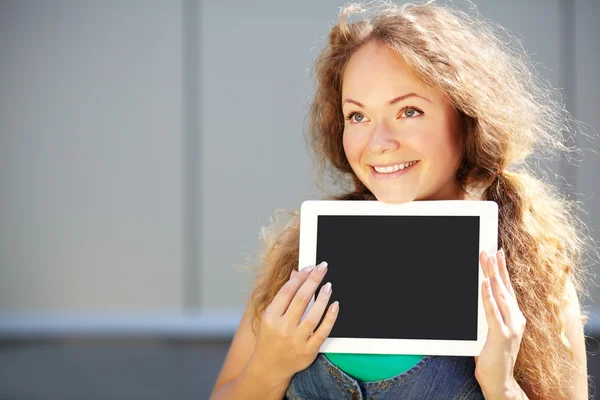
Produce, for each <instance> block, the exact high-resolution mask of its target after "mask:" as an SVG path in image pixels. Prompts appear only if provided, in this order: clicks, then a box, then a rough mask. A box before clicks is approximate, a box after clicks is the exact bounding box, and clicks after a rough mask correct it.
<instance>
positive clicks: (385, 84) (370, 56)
mask: <svg viewBox="0 0 600 400" xmlns="http://www.w3.org/2000/svg"><path fill="white" fill-rule="evenodd" d="M398 93H407V94H403V95H400V96H398V97H395V96H396V95H397V94H398ZM342 99H344V100H343V101H342V104H343V106H342V109H343V112H344V115H345V116H346V117H345V121H346V123H345V125H344V133H343V140H344V151H345V154H346V157H347V158H348V162H349V163H350V166H351V167H352V170H353V171H354V173H355V174H356V176H357V177H358V178H359V179H360V180H361V181H362V182H363V184H364V185H365V186H366V187H367V188H368V189H369V191H370V192H371V193H373V195H375V197H377V199H378V200H380V201H383V202H386V203H404V202H406V201H411V200H436V199H454V200H458V199H462V198H463V197H464V194H463V192H462V190H461V189H460V185H459V183H458V182H457V180H456V171H457V169H458V166H459V164H460V161H461V152H462V149H461V137H460V134H459V132H458V129H457V120H458V117H457V114H456V111H455V110H454V108H453V107H452V104H451V102H450V99H448V97H447V96H445V95H444V94H443V93H442V92H441V91H440V90H439V89H435V88H433V87H427V86H426V85H425V84H423V82H421V81H420V80H419V79H418V78H417V77H416V76H415V74H414V73H412V70H411V69H410V67H409V66H408V65H407V64H406V62H404V61H403V59H402V57H401V56H400V55H399V54H398V53H397V52H395V51H393V50H392V49H391V48H390V47H389V46H387V45H384V44H381V43H377V42H373V43H369V44H366V45H364V46H363V47H361V48H360V49H359V50H357V51H356V53H354V55H353V56H352V57H351V58H350V60H349V61H348V64H347V65H346V68H345V71H344V76H343V84H342ZM353 99H357V100H353ZM389 99H392V100H389ZM407 165H408V168H406V166H407ZM379 168H385V171H383V170H381V169H380V170H379V171H378V169H379ZM390 168H391V169H392V170H391V171H390ZM394 170H395V171H397V172H396V173H391V174H389V173H388V172H393V171H394ZM393 178H397V179H393Z"/></svg>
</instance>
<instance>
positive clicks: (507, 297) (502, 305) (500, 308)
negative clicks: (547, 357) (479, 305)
mask: <svg viewBox="0 0 600 400" xmlns="http://www.w3.org/2000/svg"><path fill="white" fill-rule="evenodd" d="M479 259H480V261H481V266H482V268H483V273H484V275H485V277H486V278H485V279H484V281H483V284H482V297H483V306H484V308H485V316H486V319H487V323H488V335H487V339H486V342H485V345H484V346H483V349H482V350H481V353H480V354H479V357H475V364H476V367H475V378H476V379H477V381H478V382H479V385H480V386H481V390H482V391H483V394H484V396H485V398H486V399H507V398H519V397H520V396H519V394H523V392H522V390H521V388H520V387H519V385H518V384H517V382H516V381H515V379H514V375H513V373H514V367H515V362H516V361H517V354H518V353H519V348H520V347H521V339H522V338H523V331H524V330H525V322H526V321H525V317H524V316H523V313H522V312H521V310H520V309H519V304H518V303H517V297H516V296H515V292H514V290H513V287H512V284H511V283H510V279H509V277H508V270H507V269H506V259H505V256H504V252H503V251H502V250H500V251H498V252H497V253H496V254H495V255H493V256H488V255H487V254H486V253H485V252H481V254H480V256H479Z"/></svg>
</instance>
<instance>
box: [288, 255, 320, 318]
mask: <svg viewBox="0 0 600 400" xmlns="http://www.w3.org/2000/svg"><path fill="white" fill-rule="evenodd" d="M326 273H327V263H326V262H324V261H323V262H322V263H321V264H319V265H318V266H317V268H315V269H313V270H312V272H311V273H310V275H309V276H308V277H307V278H306V280H305V281H304V283H303V284H302V286H301V287H300V289H298V292H297V293H296V295H295V296H294V298H293V299H292V302H291V303H290V306H289V307H288V309H287V311H286V312H285V316H286V317H288V318H290V322H292V323H295V325H294V326H298V324H299V323H300V318H301V317H302V315H304V312H305V311H306V307H307V306H308V303H309V302H310V301H311V300H312V298H313V296H314V294H315V291H316V290H317V287H319V284H320V283H321V281H322V280H323V278H324V277H325V274H326Z"/></svg>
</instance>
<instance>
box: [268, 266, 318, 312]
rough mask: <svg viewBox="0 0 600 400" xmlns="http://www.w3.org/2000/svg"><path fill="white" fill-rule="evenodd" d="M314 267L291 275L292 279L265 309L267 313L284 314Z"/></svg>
mask: <svg viewBox="0 0 600 400" xmlns="http://www.w3.org/2000/svg"><path fill="white" fill-rule="evenodd" d="M313 269H314V267H313V266H309V267H306V268H302V270H301V271H300V272H298V273H297V274H295V275H294V276H293V277H292V276H290V279H289V280H288V281H287V282H286V283H285V284H284V285H283V286H282V287H281V289H279V292H277V294H276V295H275V298H273V301H272V302H271V304H270V305H269V307H267V309H266V310H265V314H270V313H273V314H275V315H277V316H281V315H283V314H284V313H285V311H286V310H287V309H288V307H289V305H290V303H291V302H292V299H293V298H294V296H295V295H296V292H298V289H300V287H301V286H302V284H303V283H304V282H305V281H306V278H308V276H309V274H310V272H311V271H312V270H313Z"/></svg>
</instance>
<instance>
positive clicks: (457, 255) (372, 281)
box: [298, 200, 498, 356]
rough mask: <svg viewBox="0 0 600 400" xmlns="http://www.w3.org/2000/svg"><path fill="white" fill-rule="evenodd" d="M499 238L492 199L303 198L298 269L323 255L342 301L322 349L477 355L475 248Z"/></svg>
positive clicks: (490, 246)
mask: <svg viewBox="0 0 600 400" xmlns="http://www.w3.org/2000/svg"><path fill="white" fill-rule="evenodd" d="M497 243H498V206H497V204H496V203H495V202H491V201H467V200H449V201H415V202H409V203H403V204H386V203H382V202H379V201H320V200H309V201H305V202H304V203H303V204H302V207H301V211H300V249H299V266H298V268H299V269H302V268H304V267H307V266H309V265H316V264H318V263H320V262H321V261H327V263H328V264H329V267H328V271H327V274H326V276H325V278H324V279H323V281H322V283H321V286H322V285H324V284H325V283H326V282H331V283H332V288H333V294H332V296H331V298H330V303H331V302H333V301H335V300H338V301H339V304H340V309H339V314H338V316H337V320H336V322H335V325H334V327H333V330H332V331H331V333H330V335H329V337H328V338H327V339H326V341H325V342H324V344H323V345H322V346H321V349H320V352H328V353H370V354H420V355H457V356H476V355H479V353H480V352H481V349H482V348H483V345H484V343H485V340H486V336H487V329H488V326H487V322H486V317H485V311H484V308H483V302H482V297H481V283H482V281H483V279H484V275H483V271H482V269H481V265H480V264H479V253H480V252H481V251H482V250H485V251H487V252H495V251H496V250H497ZM319 290H320V287H319V288H318V289H317V291H316V293H319ZM313 303H314V298H313V300H312V301H311V303H310V304H309V307H308V308H307V312H308V310H309V309H310V307H311V306H312V304H313ZM305 315H306V313H305Z"/></svg>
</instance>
